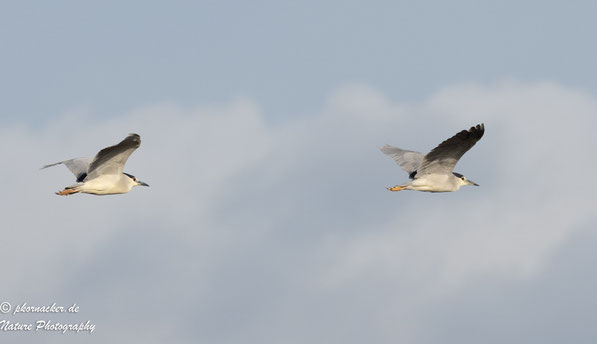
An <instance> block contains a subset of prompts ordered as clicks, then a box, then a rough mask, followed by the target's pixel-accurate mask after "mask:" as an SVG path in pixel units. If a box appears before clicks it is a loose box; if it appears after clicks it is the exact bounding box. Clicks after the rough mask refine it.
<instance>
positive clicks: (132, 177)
mask: <svg viewBox="0 0 597 344" xmlns="http://www.w3.org/2000/svg"><path fill="white" fill-rule="evenodd" d="M123 173H124V172H123ZM124 174H125V175H126V176H127V177H129V178H130V179H131V182H132V184H133V186H139V185H141V186H149V185H148V184H147V183H144V182H142V181H140V180H139V179H137V177H135V176H133V175H132V174H128V173H124Z"/></svg>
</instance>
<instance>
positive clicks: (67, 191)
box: [56, 189, 79, 196]
mask: <svg viewBox="0 0 597 344" xmlns="http://www.w3.org/2000/svg"><path fill="white" fill-rule="evenodd" d="M77 192H79V190H78V189H64V190H62V191H58V192H56V195H60V196H68V195H72V194H74V193H77Z"/></svg>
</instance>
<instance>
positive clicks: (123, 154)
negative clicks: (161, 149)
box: [87, 134, 141, 179]
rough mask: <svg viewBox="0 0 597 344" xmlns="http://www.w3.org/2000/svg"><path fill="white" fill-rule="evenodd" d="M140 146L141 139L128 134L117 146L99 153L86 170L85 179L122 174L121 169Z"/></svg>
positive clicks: (135, 135)
mask: <svg viewBox="0 0 597 344" xmlns="http://www.w3.org/2000/svg"><path fill="white" fill-rule="evenodd" d="M139 146H141V137H140V136H139V135H137V134H129V136H127V137H126V138H125V139H124V140H122V141H121V142H120V143H119V144H117V145H114V146H110V147H106V148H104V149H102V150H101V151H99V153H97V155H96V156H95V158H93V161H92V162H91V164H90V165H89V168H88V169H87V178H88V179H93V178H95V177H97V176H100V175H104V174H116V175H120V174H122V169H123V168H124V164H125V163H126V161H127V159H128V158H129V156H130V155H131V154H132V153H133V152H134V151H135V149H137V148H139Z"/></svg>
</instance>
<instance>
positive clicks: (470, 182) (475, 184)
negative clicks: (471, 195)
mask: <svg viewBox="0 0 597 344" xmlns="http://www.w3.org/2000/svg"><path fill="white" fill-rule="evenodd" d="M466 181H467V182H468V183H469V184H470V185H474V186H479V184H477V183H475V182H473V181H472V180H468V179H467V180H466Z"/></svg>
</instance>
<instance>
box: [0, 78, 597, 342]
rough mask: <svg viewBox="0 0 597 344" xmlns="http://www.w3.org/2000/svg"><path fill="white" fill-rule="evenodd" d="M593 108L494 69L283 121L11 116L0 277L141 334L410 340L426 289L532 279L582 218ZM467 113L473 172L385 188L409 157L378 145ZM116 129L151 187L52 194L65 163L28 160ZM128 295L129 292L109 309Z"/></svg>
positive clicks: (12, 290)
mask: <svg viewBox="0 0 597 344" xmlns="http://www.w3.org/2000/svg"><path fill="white" fill-rule="evenodd" d="M596 110H597V102H596V101H595V99H594V98H593V97H591V96H590V95H587V94H584V93H582V92H580V91H578V90H571V89H567V88H564V87H562V86H559V85H556V84H553V83H549V82H545V83H536V84H523V83H520V82H517V81H515V80H514V81H513V80H506V81H503V82H498V83H495V84H491V85H477V84H465V85H455V86H453V87H448V88H445V89H443V90H441V91H440V92H438V93H437V94H436V95H434V96H432V97H431V98H430V99H429V100H427V101H425V102H422V103H420V104H403V103H400V102H395V101H391V100H389V99H388V98H387V97H385V96H384V95H383V94H381V93H380V92H379V91H377V90H375V89H373V88H371V87H368V86H366V85H349V86H346V87H343V88H340V89H339V90H337V91H336V92H333V93H332V94H331V95H330V97H329V100H328V102H327V104H326V105H325V107H324V109H323V110H322V112H321V113H320V114H314V115H313V116H309V117H304V118H301V119H297V120H293V121H290V122H287V123H283V124H280V125H269V124H267V123H265V122H264V119H263V116H262V114H261V113H260V110H259V108H258V106H256V105H255V104H253V103H252V102H251V101H250V100H246V99H237V100H233V101H231V102H229V103H228V104H223V105H218V106H202V107H198V108H196V109H185V108H180V107H178V106H175V105H171V104H160V105H151V106H147V107H143V108H139V109H136V110H134V111H131V112H130V113H128V114H125V115H124V116H122V117H120V118H115V119H111V120H109V121H107V122H101V121H100V120H97V119H94V118H93V116H91V115H89V114H88V115H86V117H84V119H83V120H76V118H77V117H76V116H75V113H73V114H70V115H68V116H65V118H64V119H63V120H62V121H59V122H58V123H57V124H56V125H54V126H51V127H47V128H42V129H41V130H40V131H33V130H30V129H27V128H14V127H13V128H5V129H3V130H2V135H0V137H1V138H0V140H1V141H2V142H1V147H2V150H1V153H2V158H3V160H4V161H10V162H11V163H12V164H13V166H15V168H14V169H4V171H3V172H2V173H3V174H2V177H3V179H4V180H9V181H11V182H10V183H8V184H7V185H6V186H5V190H4V196H3V197H2V198H1V200H0V202H1V204H0V205H1V206H2V208H3V209H5V210H6V215H5V216H4V224H5V228H7V229H6V232H5V237H6V242H11V243H13V245H10V246H8V247H6V248H5V249H4V250H3V251H2V252H0V259H2V260H3V261H11V262H12V264H11V265H10V266H7V267H6V268H5V271H4V273H5V274H6V275H7V276H10V277H11V278H9V279H8V282H7V283H5V284H4V285H3V286H2V287H1V289H0V291H1V292H2V295H6V296H7V297H8V298H11V299H20V298H23V299H27V298H33V295H35V297H36V299H37V300H40V302H44V301H47V299H48V298H49V299H51V298H52V297H53V296H54V295H60V296H61V297H62V298H65V299H66V300H68V299H69V296H70V295H73V294H75V295H77V297H78V299H79V300H80V301H79V302H80V303H81V307H86V309H87V312H88V313H87V316H88V317H89V318H94V317H95V319H94V320H96V321H98V322H101V323H102V326H103V330H102V331H99V330H98V333H97V334H94V335H93V336H92V337H93V339H94V340H96V341H100V342H101V341H105V340H108V339H109V338H111V337H112V336H116V334H119V335H124V334H125V333H127V327H128V329H129V330H130V329H135V330H143V331H146V333H151V332H152V331H155V332H158V333H159V334H158V336H157V337H151V336H148V338H145V339H144V342H151V338H158V339H156V342H157V341H159V336H162V337H164V338H166V337H168V338H172V336H175V337H178V339H179V341H181V342H185V341H189V342H191V341H193V342H194V341H196V340H197V339H199V340H202V341H205V342H210V343H240V342H244V343H246V342H260V343H264V342H265V343H267V342H287V343H291V342H297V343H299V342H334V341H336V342H362V341H363V340H365V339H367V338H369V339H374V340H375V342H380V343H381V342H396V341H400V340H408V341H409V342H417V339H418V338H420V337H419V335H420V334H421V333H423V332H424V331H429V330H430V329H426V328H425V327H424V326H425V321H422V319H421V317H423V316H424V314H425V313H424V312H423V313H422V312H421V311H419V310H420V309H421V308H433V306H434V304H435V303H436V302H437V300H442V299H445V298H448V297H449V295H451V294H454V293H457V292H458V291H459V290H464V289H466V288H470V287H471V286H473V285H475V283H477V281H478V280H479V279H484V280H490V281H494V283H495V284H496V285H500V284H502V283H510V282H512V281H519V280H529V279H533V278H536V276H537V275H539V274H541V273H542V271H544V270H543V269H544V268H545V267H546V265H548V264H549V262H550V257H551V254H552V253H553V252H554V251H556V250H557V249H558V248H559V247H561V245H562V244H564V243H565V242H566V241H567V239H568V238H569V237H570V236H571V235H573V234H574V233H575V231H579V230H580V228H583V227H585V226H586V223H587V222H588V221H592V219H593V218H592V217H591V216H592V215H591V211H592V210H593V205H594V204H595V197H594V195H593V194H592V193H591V192H590V191H591V189H590V188H589V187H587V185H585V184H583V181H587V180H590V177H591V175H590V174H591V171H593V170H594V169H595V167H596V166H595V162H594V161H593V160H592V159H587V156H588V155H590V154H591V153H592V152H591V151H590V150H589V149H590V147H595V138H594V136H593V135H592V132H591V126H594V125H592V124H594V120H593V119H592V117H591V114H593V113H595V111H596ZM75 112H76V111H75ZM84 112H85V113H88V111H84ZM480 122H485V124H486V129H487V132H486V136H485V137H484V138H483V140H481V141H480V142H479V143H478V144H477V146H475V147H474V148H473V149H472V150H471V151H470V152H469V153H467V155H466V156H465V157H464V158H463V160H462V161H461V163H460V164H459V166H458V168H457V170H458V171H460V172H462V173H465V174H466V175H467V176H468V177H470V178H471V179H472V180H475V181H476V182H478V183H480V184H481V187H480V188H473V187H468V188H463V189H462V190H460V191H459V192H458V193H454V194H425V193H414V192H400V193H390V192H387V191H386V190H385V186H388V185H392V184H394V183H397V182H400V181H402V180H405V179H406V177H407V176H406V174H404V173H403V172H402V171H401V170H400V169H399V168H398V167H397V166H395V165H394V164H393V162H392V161H391V160H390V159H388V158H387V157H385V156H384V155H383V154H381V153H380V152H379V151H378V150H377V147H379V146H381V145H383V144H385V143H390V144H393V145H396V146H400V147H403V148H407V149H415V150H420V151H426V150H429V149H431V148H433V147H434V145H436V144H437V143H439V142H440V141H441V140H443V139H445V138H447V137H449V136H450V135H452V134H454V133H455V132H456V131H458V130H461V129H464V128H467V127H469V126H472V125H474V124H477V123H480ZM89 128H93V129H92V130H90V129H89ZM129 132H138V133H139V134H141V136H142V140H143V144H142V146H141V148H140V149H139V150H137V151H136V152H135V153H134V154H133V155H132V157H131V159H130V161H129V163H128V164H127V169H126V170H127V171H128V172H130V173H133V174H135V175H136V176H137V177H139V178H140V179H141V180H143V181H146V182H147V183H149V184H150V185H151V187H150V188H149V189H145V188H136V189H135V190H133V191H132V192H131V193H130V194H128V195H125V196H106V197H93V196H89V195H74V196H71V197H68V198H60V197H58V196H55V195H53V194H52V192H53V191H56V190H58V189H60V188H61V187H62V186H64V185H68V184H69V183H70V182H71V179H72V176H70V175H69V172H68V171H66V169H63V168H59V167H56V168H53V169H49V170H44V171H41V172H38V171H37V170H35V168H36V167H38V166H41V165H43V164H45V163H50V162H53V161H58V160H61V159H66V158H70V157H74V156H80V155H85V154H87V153H89V152H94V151H96V150H97V149H99V148H101V147H104V146H106V145H109V144H113V143H115V142H118V140H120V139H122V138H123V137H124V136H125V135H126V134H128V133H129ZM572 171H574V172H572ZM571 172H572V173H571ZM572 177H574V178H578V179H579V180H580V183H579V182H575V181H572V180H571V178H572ZM105 214H111V215H112V216H111V217H106V216H105ZM17 258H18V259H17ZM57 266H61V268H60V269H58V268H56V267H57ZM20 271H29V272H30V273H28V274H21V273H19V272H20ZM27 300H28V299H27ZM30 302H33V301H30ZM84 303H86V304H84ZM123 303H126V304H128V305H130V306H131V307H136V308H135V309H130V310H129V311H128V312H126V314H123V315H122V316H119V315H118V314H114V311H113V310H114V309H117V308H118V306H120V305H121V304H123ZM153 306H155V307H161V308H169V307H172V309H173V311H172V312H155V313H151V311H150V310H151V309H153V308H152V307H153ZM125 315H126V317H125ZM166 323H168V324H170V325H168V326H166V325H165V324H166ZM61 340H62V337H61ZM131 340H132V341H133V339H131Z"/></svg>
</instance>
